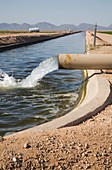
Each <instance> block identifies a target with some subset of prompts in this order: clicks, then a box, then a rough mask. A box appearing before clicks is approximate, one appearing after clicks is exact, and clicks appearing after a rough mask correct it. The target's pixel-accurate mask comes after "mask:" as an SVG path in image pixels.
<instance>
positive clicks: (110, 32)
mask: <svg viewBox="0 0 112 170" xmlns="http://www.w3.org/2000/svg"><path fill="white" fill-rule="evenodd" d="M98 33H103V34H112V31H98Z"/></svg>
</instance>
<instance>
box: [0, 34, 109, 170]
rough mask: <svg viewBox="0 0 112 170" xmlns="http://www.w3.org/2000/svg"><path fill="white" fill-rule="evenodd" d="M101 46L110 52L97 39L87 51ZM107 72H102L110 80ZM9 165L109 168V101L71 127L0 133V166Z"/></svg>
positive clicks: (8, 168)
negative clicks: (89, 116)
mask: <svg viewBox="0 0 112 170" xmlns="http://www.w3.org/2000/svg"><path fill="white" fill-rule="evenodd" d="M87 37H88V38H89V42H90V39H92V38H93V36H92V34H90V33H88V34H87ZM99 41H101V44H99V43H100V42H99ZM102 41H103V42H102ZM107 42H108V41H107ZM107 42H106V44H107ZM92 43H93V41H91V44H92ZM106 47H108V49H109V50H108V49H107V48H106ZM105 50H106V52H107V53H110V52H111V53H112V46H111V44H110V43H109V44H108V45H106V46H105V45H104V40H99V39H98V48H97V49H96V50H95V51H94V50H93V49H92V51H90V52H93V53H96V52H98V53H103V52H105ZM110 73H111V70H110V71H109V72H108V74H105V75H104V76H105V78H107V79H108V80H109V81H110V82H112V75H111V74H110ZM13 169H15V170H20V169H21V170H35V169H36V170H81V169H84V170H86V169H90V170H112V105H109V106H108V107H106V108H105V109H104V110H103V111H101V112H100V113H98V114H97V115H96V116H94V117H92V118H91V119H88V120H87V121H85V122H83V123H82V124H80V125H77V126H74V127H69V128H68V127H67V128H62V129H57V130H54V131H44V132H33V133H31V132H29V133H25V134H24V135H23V134H14V135H11V136H7V137H1V138H0V170H13Z"/></svg>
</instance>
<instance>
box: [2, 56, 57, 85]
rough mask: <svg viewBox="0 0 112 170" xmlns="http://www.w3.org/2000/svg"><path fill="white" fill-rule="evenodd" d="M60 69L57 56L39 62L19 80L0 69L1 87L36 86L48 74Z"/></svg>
mask: <svg viewBox="0 0 112 170" xmlns="http://www.w3.org/2000/svg"><path fill="white" fill-rule="evenodd" d="M57 69H58V61H57V57H52V58H49V59H47V60H45V61H43V62H41V63H40V64H39V66H38V67H36V68H35V69H34V70H33V71H32V72H31V74H30V75H29V76H28V77H26V78H25V79H23V80H21V81H18V80H16V79H15V78H14V77H13V76H9V75H8V74H6V73H5V72H4V71H2V70H0V87H25V88H28V87H35V86H36V85H37V83H38V81H39V80H41V79H42V78H43V77H44V76H45V75H46V74H48V73H50V72H52V71H54V70H57Z"/></svg>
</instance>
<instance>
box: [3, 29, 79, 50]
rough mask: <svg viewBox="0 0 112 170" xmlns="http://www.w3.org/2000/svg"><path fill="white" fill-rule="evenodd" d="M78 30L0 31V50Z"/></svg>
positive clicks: (65, 34) (34, 42)
mask: <svg viewBox="0 0 112 170" xmlns="http://www.w3.org/2000/svg"><path fill="white" fill-rule="evenodd" d="M79 32H80V31H72V32H71V31H54V32H46V33H44V32H38V33H18V34H16V33H13V34H11V33H6V34H5V33H3V34H2V33H0V52H2V51H6V50H10V49H13V48H19V47H22V46H26V45H31V44H36V43H39V42H43V41H47V40H51V39H55V38H60V37H63V36H67V35H71V34H75V33H79Z"/></svg>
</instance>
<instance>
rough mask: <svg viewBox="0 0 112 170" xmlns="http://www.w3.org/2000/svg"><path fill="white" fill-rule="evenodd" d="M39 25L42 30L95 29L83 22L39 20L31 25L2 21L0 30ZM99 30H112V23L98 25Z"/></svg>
mask: <svg viewBox="0 0 112 170" xmlns="http://www.w3.org/2000/svg"><path fill="white" fill-rule="evenodd" d="M36 26H38V27H39V29H40V30H41V31H44V30H69V29H70V30H94V25H93V24H87V23H81V24H79V25H78V26H76V25H74V24H63V25H59V26H57V25H54V24H51V23H48V22H39V23H37V24H34V25H31V24H27V23H23V24H17V23H12V24H8V23H0V30H29V28H33V27H36ZM97 28H98V30H112V24H111V25H110V26H108V27H104V26H99V25H98V26H97Z"/></svg>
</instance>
